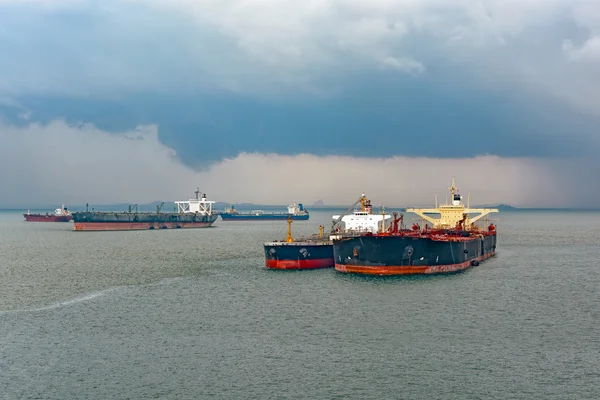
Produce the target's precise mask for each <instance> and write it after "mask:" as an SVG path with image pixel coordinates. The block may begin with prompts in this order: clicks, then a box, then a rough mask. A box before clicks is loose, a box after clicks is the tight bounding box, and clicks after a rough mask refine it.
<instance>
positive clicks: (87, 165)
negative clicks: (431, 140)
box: [0, 121, 600, 208]
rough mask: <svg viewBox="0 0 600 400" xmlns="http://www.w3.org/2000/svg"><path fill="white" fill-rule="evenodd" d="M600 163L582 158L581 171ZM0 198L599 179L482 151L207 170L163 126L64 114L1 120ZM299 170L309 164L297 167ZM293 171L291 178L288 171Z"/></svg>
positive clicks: (588, 200)
mask: <svg viewBox="0 0 600 400" xmlns="http://www.w3.org/2000/svg"><path fill="white" fill-rule="evenodd" d="M593 165H597V162H596V161H595V162H593V163H591V164H589V165H585V169H584V171H589V168H590V167H591V166H593ZM0 168H2V170H3V171H11V173H4V174H2V175H0V187H2V191H1V192H0V206H3V207H7V206H10V207H23V208H27V207H30V206H36V205H42V204H43V205H49V204H67V205H68V204H83V203H85V202H90V203H91V204H102V203H115V202H131V203H145V202H148V201H154V200H177V199H187V198H189V196H190V195H191V193H192V191H193V190H194V189H195V188H196V187H197V186H199V187H200V188H201V190H203V191H205V192H206V193H208V194H209V195H210V197H211V198H212V199H214V200H217V201H230V202H236V201H239V202H255V203H263V204H287V203H289V202H291V201H301V202H304V203H305V204H311V203H312V202H314V201H316V200H317V199H322V200H324V201H325V202H326V203H327V204H347V203H349V202H350V201H352V200H353V199H354V198H355V197H356V196H357V195H358V194H360V192H363V191H364V192H367V193H368V194H369V196H370V197H371V198H373V200H374V201H375V203H376V204H377V205H385V206H403V205H430V204H432V203H433V198H434V197H433V196H434V193H438V194H439V195H440V197H439V198H440V200H441V199H443V198H444V197H443V196H444V195H445V194H446V192H447V191H446V188H447V186H448V183H449V181H450V180H451V178H452V176H453V175H454V176H456V179H457V183H458V186H459V189H460V190H461V193H462V194H463V195H465V196H466V195H467V194H468V193H470V194H471V201H472V202H473V203H478V204H481V203H508V204H513V205H517V206H538V207H540V206H590V205H592V204H594V201H595V198H597V196H598V194H599V192H600V188H599V187H598V185H596V186H593V187H589V185H585V186H586V187H587V188H588V189H587V190H588V191H587V192H586V191H582V190H581V189H580V190H574V189H575V187H581V186H582V185H581V183H580V182H579V181H577V179H574V178H580V177H582V176H586V175H582V173H581V171H582V164H581V162H579V161H576V160H575V162H574V160H540V159H528V158H501V157H496V156H485V155H483V156H478V157H473V158H463V159H435V158H409V157H392V158H355V157H339V156H325V157H318V156H314V155H308V154H301V155H297V156H281V155H276V154H245V153H242V154H240V155H238V156H237V157H234V158H230V159H226V160H223V161H221V162H217V163H214V164H213V165H212V166H211V167H210V168H209V169H207V170H206V171H201V172H198V171H194V170H192V169H190V168H188V167H186V166H184V165H182V164H181V163H180V162H179V161H178V159H177V157H176V153H175V152H174V151H173V150H172V149H170V148H168V147H166V146H165V145H163V144H161V143H160V142H159V141H158V137H157V130H156V127H153V126H147V127H139V128H137V129H135V130H132V131H127V132H122V133H121V134H108V133H106V132H103V131H101V130H98V129H96V128H94V127H93V126H89V125H80V126H69V125H67V124H65V123H64V122H62V121H55V122H52V123H50V124H48V125H39V124H30V125H27V126H25V127H20V128H19V127H14V126H7V125H0ZM298 171H302V173H301V174H298ZM291 176H293V177H294V179H290V177H291ZM282 188H285V189H282Z"/></svg>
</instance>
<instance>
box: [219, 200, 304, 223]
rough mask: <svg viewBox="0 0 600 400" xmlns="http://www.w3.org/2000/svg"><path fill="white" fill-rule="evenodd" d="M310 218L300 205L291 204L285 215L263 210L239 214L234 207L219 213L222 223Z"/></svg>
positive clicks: (302, 219)
mask: <svg viewBox="0 0 600 400" xmlns="http://www.w3.org/2000/svg"><path fill="white" fill-rule="evenodd" d="M309 217H310V214H309V213H308V210H305V209H304V206H303V205H302V203H298V204H296V203H292V204H290V205H289V206H288V211H287V213H285V212H279V213H277V212H264V211H263V210H252V211H250V212H247V213H244V212H239V211H238V210H236V209H235V207H234V206H231V207H230V208H227V209H225V211H224V212H222V213H221V219H222V220H223V221H273V220H275V221H277V220H279V221H285V220H287V219H288V218H290V219H292V220H294V221H306V220H308V218H309Z"/></svg>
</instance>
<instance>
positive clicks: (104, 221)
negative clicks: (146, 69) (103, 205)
mask: <svg viewBox="0 0 600 400" xmlns="http://www.w3.org/2000/svg"><path fill="white" fill-rule="evenodd" d="M199 193H200V190H198V189H197V190H196V191H195V194H196V198H195V199H190V200H187V201H176V202H175V204H177V212H166V213H163V212H161V208H162V207H163V206H164V202H163V203H161V204H159V205H158V206H156V212H155V213H154V212H138V211H137V204H135V205H133V206H129V209H128V211H124V212H102V211H93V210H92V211H89V209H88V207H89V206H88V205H86V211H82V212H74V213H73V220H74V230H76V231H121V230H142V229H181V228H207V227H210V226H212V224H213V223H214V222H215V221H216V220H217V218H219V214H216V213H213V211H212V205H213V203H215V202H214V201H211V200H207V198H206V194H203V195H202V198H199Z"/></svg>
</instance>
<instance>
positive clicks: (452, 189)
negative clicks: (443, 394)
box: [448, 177, 456, 200]
mask: <svg viewBox="0 0 600 400" xmlns="http://www.w3.org/2000/svg"><path fill="white" fill-rule="evenodd" d="M448 189H450V192H451V193H452V200H454V191H455V190H456V186H455V185H454V177H452V185H451V186H450V187H449V188H448Z"/></svg>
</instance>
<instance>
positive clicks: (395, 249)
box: [332, 179, 498, 275]
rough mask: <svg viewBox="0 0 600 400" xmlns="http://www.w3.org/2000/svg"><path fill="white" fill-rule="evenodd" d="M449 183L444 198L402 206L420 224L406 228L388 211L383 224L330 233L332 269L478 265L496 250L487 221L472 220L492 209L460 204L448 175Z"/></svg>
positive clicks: (421, 270) (430, 270)
mask: <svg viewBox="0 0 600 400" xmlns="http://www.w3.org/2000/svg"><path fill="white" fill-rule="evenodd" d="M449 189H450V191H451V196H452V197H451V199H452V203H450V204H444V205H440V206H439V207H438V206H437V204H436V207H435V208H421V209H418V208H408V209H407V210H406V211H407V212H413V213H415V214H417V215H419V216H420V217H421V218H422V220H423V221H425V224H424V226H423V227H421V226H419V224H416V223H415V224H413V226H412V229H404V227H403V222H402V221H403V216H401V217H400V218H396V213H394V220H393V224H392V225H390V226H389V228H387V229H381V231H379V232H375V233H373V232H368V233H364V234H354V235H349V234H341V235H337V236H334V237H332V239H333V256H334V260H335V269H336V270H337V271H339V272H347V273H358V274H369V275H412V274H440V273H451V272H458V271H462V270H465V269H467V268H469V267H471V266H476V265H479V262H481V261H483V260H485V259H487V258H489V257H491V256H493V255H494V254H496V227H495V226H494V224H488V222H487V221H486V223H485V226H484V227H480V226H477V225H476V222H477V221H479V220H481V218H482V217H484V216H486V215H488V214H489V213H492V212H498V210H497V209H491V208H470V207H469V206H468V205H467V207H465V206H464V204H463V202H462V197H461V196H460V195H459V194H458V193H457V192H456V190H457V188H456V187H455V185H454V179H452V186H450V188H449ZM431 214H439V215H440V217H439V218H434V217H433V216H432V215H431ZM473 214H478V215H475V216H474V215H473ZM398 223H400V228H399V227H398ZM428 223H429V224H430V225H428Z"/></svg>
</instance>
